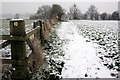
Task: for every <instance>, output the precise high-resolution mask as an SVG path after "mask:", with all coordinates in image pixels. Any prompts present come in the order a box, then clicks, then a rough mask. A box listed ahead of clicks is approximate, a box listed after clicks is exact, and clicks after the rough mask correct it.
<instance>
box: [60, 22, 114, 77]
mask: <svg viewBox="0 0 120 80" xmlns="http://www.w3.org/2000/svg"><path fill="white" fill-rule="evenodd" d="M58 36H59V38H60V39H62V40H63V41H66V43H64V45H63V50H64V52H65V56H64V61H65V65H64V68H63V69H62V77H63V78H85V77H86V78H113V77H112V76H111V72H113V71H111V70H109V69H108V68H107V67H105V66H104V65H103V64H102V61H101V60H100V59H99V57H98V56H97V54H96V48H95V47H96V46H97V44H95V43H92V42H86V38H84V37H82V36H81V35H79V33H78V30H77V27H76V26H75V25H74V24H73V23H72V22H63V23H62V24H61V25H60V29H58Z"/></svg>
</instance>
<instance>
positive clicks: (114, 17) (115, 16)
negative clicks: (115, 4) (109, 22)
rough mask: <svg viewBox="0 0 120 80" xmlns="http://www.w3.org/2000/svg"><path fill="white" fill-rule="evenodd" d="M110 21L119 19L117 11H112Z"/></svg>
mask: <svg viewBox="0 0 120 80" xmlns="http://www.w3.org/2000/svg"><path fill="white" fill-rule="evenodd" d="M112 19H113V20H119V19H120V13H119V12H118V11H114V12H113V13H112Z"/></svg>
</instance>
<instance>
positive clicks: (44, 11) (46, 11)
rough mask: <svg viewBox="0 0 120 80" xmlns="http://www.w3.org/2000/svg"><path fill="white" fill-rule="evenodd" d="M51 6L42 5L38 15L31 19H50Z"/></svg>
mask: <svg viewBox="0 0 120 80" xmlns="http://www.w3.org/2000/svg"><path fill="white" fill-rule="evenodd" d="M50 10H51V6H48V5H42V6H41V7H39V8H38V10H37V12H36V14H34V15H32V16H30V19H49V18H50Z"/></svg>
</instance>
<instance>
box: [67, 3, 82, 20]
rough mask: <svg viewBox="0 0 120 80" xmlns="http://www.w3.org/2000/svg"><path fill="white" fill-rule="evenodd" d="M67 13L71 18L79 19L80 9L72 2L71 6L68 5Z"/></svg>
mask: <svg viewBox="0 0 120 80" xmlns="http://www.w3.org/2000/svg"><path fill="white" fill-rule="evenodd" d="M69 15H70V17H71V19H81V18H82V17H81V15H82V14H81V11H80V9H79V8H78V7H77V5H76V4H73V5H72V6H71V7H70V11H69Z"/></svg>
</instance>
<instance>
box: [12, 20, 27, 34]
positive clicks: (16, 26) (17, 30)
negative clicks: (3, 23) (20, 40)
mask: <svg viewBox="0 0 120 80" xmlns="http://www.w3.org/2000/svg"><path fill="white" fill-rule="evenodd" d="M10 34H11V35H13V36H23V35H25V21H24V20H23V19H13V20H11V21H10Z"/></svg>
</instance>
